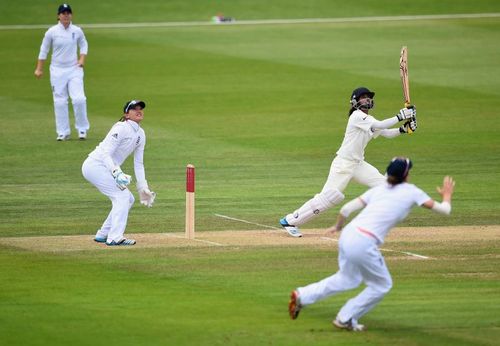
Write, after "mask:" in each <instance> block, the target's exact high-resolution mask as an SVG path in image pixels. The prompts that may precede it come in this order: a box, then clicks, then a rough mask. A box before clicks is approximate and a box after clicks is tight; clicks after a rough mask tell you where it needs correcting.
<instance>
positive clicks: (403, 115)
mask: <svg viewBox="0 0 500 346" xmlns="http://www.w3.org/2000/svg"><path fill="white" fill-rule="evenodd" d="M396 116H397V117H398V120H399V121H401V120H406V119H411V118H415V117H416V116H417V109H416V108H415V106H408V107H407V108H402V109H401V110H400V111H399V113H398V114H396Z"/></svg>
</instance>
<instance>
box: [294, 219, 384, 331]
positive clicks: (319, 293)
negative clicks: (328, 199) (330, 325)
mask: <svg viewBox="0 0 500 346" xmlns="http://www.w3.org/2000/svg"><path fill="white" fill-rule="evenodd" d="M338 260H339V271H338V272H337V273H335V274H334V275H332V276H330V277H327V278H326V279H323V280H321V281H319V282H316V283H313V284H310V285H308V286H305V287H300V288H298V292H299V296H300V302H301V304H302V305H304V306H305V305H310V304H313V303H315V302H316V301H318V300H320V299H324V298H326V297H329V296H331V295H334V294H337V293H341V292H344V291H347V290H351V289H354V288H356V287H358V286H359V285H360V284H361V283H362V282H363V283H364V284H365V285H366V288H365V289H364V290H363V291H361V292H360V293H359V294H358V295H357V296H356V297H354V298H352V299H350V300H349V301H347V303H346V304H345V305H344V306H343V307H342V308H341V309H340V311H339V313H338V315H337V318H338V319H340V320H341V321H342V322H347V321H349V320H350V319H352V320H353V321H354V322H357V321H358V320H359V319H360V318H361V317H362V316H363V315H365V314H366V313H367V312H368V311H370V310H371V309H373V307H375V305H377V303H378V302H380V301H381V300H382V299H383V298H384V296H385V295H386V294H387V293H388V292H389V291H390V289H391V287H392V278H391V274H390V273H389V270H388V269H387V266H386V265H385V261H384V258H383V257H382V254H381V253H380V250H379V249H378V246H377V240H376V239H374V238H373V237H371V236H370V235H367V234H364V233H362V232H360V231H359V230H358V229H357V228H356V227H355V226H352V225H351V224H349V225H347V226H346V227H345V229H344V230H343V231H342V235H341V236H340V239H339V257H338Z"/></svg>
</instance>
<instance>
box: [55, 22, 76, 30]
mask: <svg viewBox="0 0 500 346" xmlns="http://www.w3.org/2000/svg"><path fill="white" fill-rule="evenodd" d="M71 24H73V22H69V25H68V27H67V28H65V27H64V25H63V24H62V23H61V22H60V21H59V22H58V23H57V26H59V28H60V29H63V30H68V29H69V28H71Z"/></svg>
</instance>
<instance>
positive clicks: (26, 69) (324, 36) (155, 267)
mask: <svg viewBox="0 0 500 346" xmlns="http://www.w3.org/2000/svg"><path fill="white" fill-rule="evenodd" d="M70 4H71V5H72V7H73V10H74V22H75V24H86V23H89V24H91V23H127V22H164V21H207V22H208V21H209V19H210V17H211V16H212V15H214V14H216V13H217V12H223V13H224V14H226V15H229V16H234V17H235V18H236V20H237V21H238V20H247V19H277V18H329V17H339V18H340V17H358V16H362V17H366V16H393V15H427V14H453V13H462V14H463V13H499V12H500V3H495V2H492V1H486V0H481V1H474V2H471V1H451V0H445V1H440V2H439V3H436V4H435V2H434V1H430V0H420V1H416V2H414V3H411V4H409V3H407V2H403V1H396V0H394V1H388V0H385V1H379V2H374V1H368V0H364V1H358V2H357V3H356V4H348V3H345V2H343V1H324V0H323V1H322V0H315V1H310V2H306V3H303V4H298V3H297V4H295V3H294V2H290V1H284V0H281V1H266V2H264V1H252V2H245V1H180V0H175V1H168V2H161V1H157V0H155V1H149V2H148V3H147V4H144V6H143V7H139V8H138V7H137V4H136V3H135V2H132V1H121V2H118V1H108V2H106V3H103V2H98V1H85V2H83V1H77V2H71V3H70ZM57 5H58V3H53V2H49V1H25V2H23V3H22V4H21V3H13V2H6V1H3V2H1V3H0V7H1V8H2V10H4V11H5V13H9V16H3V17H2V18H1V19H0V44H1V45H2V47H4V49H2V50H0V76H1V80H2V82H3V83H1V84H0V103H1V104H2V105H3V109H4V115H3V116H2V126H1V127H0V157H1V161H0V162H1V164H0V176H1V177H2V180H1V182H0V238H5V237H26V236H47V235H52V236H62V235H84V234H87V235H88V236H89V238H88V239H89V242H90V241H91V237H92V235H93V234H94V233H95V231H96V230H97V229H98V227H99V226H100V224H101V223H102V221H103V219H104V218H105V216H106V214H107V212H108V210H109V207H110V205H109V202H108V201H107V199H106V198H105V197H104V196H102V195H100V194H99V193H98V192H97V191H96V190H95V188H94V187H93V186H91V185H90V184H89V183H87V182H86V181H85V180H84V178H83V177H82V175H81V171H80V167H81V164H82V162H83V160H84V159H85V157H86V156H87V154H88V153H89V152H90V151H91V150H93V148H94V147H95V146H96V145H97V144H98V143H99V142H100V140H102V138H103V137H104V136H105V134H106V133H107V131H108V130H109V128H110V127H111V125H112V124H113V123H114V122H115V121H117V120H118V118H119V117H120V116H121V110H122V107H123V104H124V103H125V101H127V100H129V99H132V98H141V99H144V100H145V101H146V103H147V108H146V114H145V116H146V119H145V120H144V122H143V123H142V125H143V128H144V129H145V131H146V133H147V136H148V144H147V148H146V153H145V165H146V174H147V178H148V181H149V182H150V185H151V186H152V188H153V189H154V190H155V191H156V192H157V193H158V197H157V202H156V204H155V206H154V207H153V208H152V209H147V208H143V207H142V206H140V205H139V203H137V204H136V206H135V207H134V208H133V209H132V211H131V213H130V217H129V223H128V228H127V229H128V232H130V233H170V232H180V231H182V230H183V227H184V202H185V196H184V191H185V190H184V187H185V166H186V164H188V163H192V164H194V165H195V166H196V167H197V172H196V173H197V196H196V198H197V199H196V205H197V210H196V211H197V217H196V224H197V232H199V233H200V234H202V232H204V231H228V230H237V231H238V230H248V229H255V228H258V227H257V226H254V225H250V224H245V223H239V222H234V221H228V220H225V219H221V218H219V217H216V216H215V214H223V215H227V216H230V217H235V218H239V219H243V220H249V221H251V222H255V223H260V224H265V225H271V226H276V225H277V221H278V219H279V218H280V217H281V216H283V215H284V214H286V213H288V212H290V211H292V210H294V209H295V208H297V207H298V206H300V205H301V204H302V203H303V202H304V201H305V200H306V199H308V198H310V197H311V196H313V195H314V194H315V193H317V192H318V191H319V190H320V189H321V187H322V186H323V184H324V181H325V179H326V177H327V174H328V170H329V166H330V163H331V160H332V158H333V156H334V154H335V151H336V150H337V149H338V147H339V145H340V143H341V141H342V137H343V134H344V129H345V124H346V121H347V110H348V99H349V96H350V92H351V91H352V90H353V89H354V88H356V87H358V86H360V85H365V86H367V87H369V88H371V89H373V90H375V91H376V93H377V96H376V108H375V109H374V111H373V114H374V115H375V117H377V118H378V119H383V118H386V117H388V116H391V115H393V114H395V113H396V112H397V111H398V110H399V108H401V106H402V92H401V86H400V81H399V72H398V63H399V50H400V48H401V46H402V45H407V46H408V47H409V69H410V88H411V95H412V100H413V102H414V103H415V104H416V105H417V108H418V112H419V129H418V131H417V133H415V134H414V135H413V136H400V137H398V138H395V139H393V140H387V139H384V138H382V139H376V140H374V141H372V142H371V143H370V144H369V146H368V149H367V152H366V158H367V161H368V162H370V163H372V164H373V165H375V166H376V167H377V168H379V169H380V170H381V171H383V170H384V168H385V167H386V165H387V163H388V161H389V160H390V159H391V158H392V157H393V156H396V155H407V156H410V157H411V158H412V159H413V161H414V169H413V170H412V172H413V177H412V181H413V182H414V183H416V184H417V185H418V186H420V187H421V188H423V189H424V190H426V191H427V192H429V193H430V195H431V196H433V197H436V198H437V197H438V195H437V194H436V192H435V186H437V185H438V184H440V183H441V181H442V177H443V176H444V175H445V174H449V175H452V176H453V177H454V178H455V179H456V181H457V188H456V193H455V196H454V201H453V202H454V203H453V215H452V217H449V218H445V217H440V216H438V215H435V214H432V213H429V212H426V211H424V210H415V211H414V212H413V213H412V214H411V215H410V217H409V218H408V219H407V220H406V221H405V222H404V223H403V224H401V226H403V227H407V226H412V227H414V226H417V227H430V226H480V225H497V226H498V225H500V213H499V212H500V208H499V207H498V205H500V182H499V180H498V172H499V171H500V140H499V139H498V132H499V130H500V125H499V123H498V122H497V114H496V113H497V112H496V110H495V108H496V101H497V98H498V97H499V96H500V47H499V46H498V44H497V42H499V41H500V18H499V17H496V18H475V19H472V18H471V19H446V20H444V19H439V20H405V21H403V20H401V21H376V22H375V21H373V22H370V21H368V22H352V23H315V24H283V25H213V26H190V27H150V28H128V29H126V28H114V29H110V28H108V29H97V28H85V26H84V25H83V28H84V31H85V34H86V36H87V39H88V41H89V46H90V48H89V56H88V59H87V64H86V67H85V74H86V75H85V88H86V94H87V99H88V109H89V119H90V122H91V127H92V128H91V130H90V132H89V138H88V140H87V141H84V142H80V141H78V140H76V139H74V138H75V137H76V135H75V134H73V140H71V141H69V142H63V143H60V142H56V141H55V137H56V133H55V129H54V119H53V117H54V116H53V110H52V95H51V92H50V86H49V74H48V66H46V68H45V76H44V78H43V79H42V80H36V79H35V78H34V76H33V71H34V68H35V64H36V59H37V56H38V51H39V47H40V43H41V39H42V37H43V34H44V32H45V29H16V30H13V29H8V28H5V27H3V26H6V25H16V24H22V25H40V24H44V25H45V24H46V25H47V27H48V26H49V25H50V24H51V23H54V22H55V18H56V16H55V14H54V13H55V12H56V9H57ZM141 6H142V5H141ZM451 9H453V10H451ZM2 12H3V11H2ZM47 65H48V64H47ZM123 169H124V171H125V172H127V173H132V174H133V168H132V164H131V162H127V163H126V164H125V165H124V166H123ZM133 190H135V189H134V188H133ZM364 190H365V188H364V187H362V186H359V185H356V184H351V185H350V186H349V187H348V188H347V190H346V191H345V193H346V198H347V199H350V198H354V197H355V196H357V195H358V194H360V193H362V192H363V191H364ZM337 212H338V207H336V208H333V209H332V210H331V211H328V212H327V213H325V214H324V215H322V216H320V217H318V218H317V219H315V220H314V221H313V222H311V223H309V224H308V225H307V226H308V227H310V228H323V227H326V226H329V225H330V224H331V223H332V222H333V220H334V218H335V216H336V213H337ZM487 229H488V230H490V229H491V228H487ZM479 232H481V230H479ZM483 232H485V236H484V240H478V239H477V238H475V240H470V241H468V239H467V238H465V239H463V238H460V239H450V240H448V241H433V240H430V241H429V242H416V243H414V242H412V241H397V242H393V243H391V244H390V245H391V246H393V247H394V248H398V249H399V250H401V251H403V250H404V251H412V252H416V253H423V254H426V255H428V256H432V257H434V258H436V259H437V260H431V261H425V260H404V259H402V256H400V255H395V254H386V257H387V259H388V264H389V269H390V270H391V272H392V274H393V279H394V282H395V285H394V288H393V291H392V292H391V293H390V294H389V295H388V297H387V298H386V299H385V300H384V301H383V302H382V303H381V304H380V306H378V307H377V308H376V309H375V310H374V311H372V312H371V313H370V314H368V315H367V316H366V317H365V318H364V320H363V322H365V323H366V324H367V325H368V327H369V328H370V329H369V331H367V332H366V333H363V334H361V335H358V334H356V335H354V334H350V333H339V332H337V331H333V330H332V328H331V326H330V324H329V321H330V320H331V319H332V318H333V317H334V316H335V314H336V312H337V310H338V309H339V308H340V306H341V304H342V303H343V302H344V301H345V300H346V299H348V298H349V297H350V296H352V294H353V292H351V293H347V294H344V295H340V296H337V297H333V298H331V299H328V300H325V301H324V302H322V303H319V304H316V305H315V306H313V307H311V308H310V309H308V310H307V311H304V314H303V315H302V316H301V317H300V318H299V320H297V321H294V322H291V321H290V320H289V318H288V316H287V312H286V303H287V299H288V294H289V291H290V290H291V289H292V288H294V287H296V286H299V285H305V284H307V283H310V282H312V281H316V280H319V279H321V278H323V277H325V276H327V275H329V274H331V273H332V272H334V271H335V270H336V268H337V267H336V266H337V264H336V256H337V250H336V248H335V245H334V244H332V246H331V248H324V247H321V248H319V249H318V248H316V247H314V246H264V247H262V246H253V247H252V246H251V247H247V246H242V247H237V246H232V247H224V248H214V247H205V248H204V247H195V248H188V249H186V248H168V249H161V248H159V249H158V248H156V249H144V248H136V249H134V248H132V249H122V250H125V251H120V250H118V251H109V249H106V250H103V249H101V248H100V247H97V246H96V249H95V250H85V251H64V250H65V249H64V248H61V249H60V251H53V252H44V251H32V250H27V249H20V248H17V247H13V246H8V245H0V258H1V262H0V263H1V264H2V265H1V266H0V278H1V279H0V335H1V337H0V340H1V341H2V342H1V343H3V344H9V345H17V344H18V345H27V344H30V345H37V344H44V345H46V344H54V345H55V344H57V345H59V344H61V345H62V344H69V343H72V344H81V345H84V344H106V345H112V344H148V345H151V344H172V345H173V344H202V343H203V344H238V345H250V344H252V345H255V344H277V345H281V344H299V343H304V344H314V345H316V344H318V345H321V344H332V343H335V344H345V345H352V344H366V343H371V344H375V345H384V344H389V343H392V344H406V345H424V344H425V345H428V344H436V345H437V344H440V345H441V344H450V345H451V344H453V345H466V344H477V345H486V344H494V343H495V340H498V338H499V337H500V331H499V327H500V318H499V317H498V315H499V314H498V306H499V304H500V298H499V295H498V292H499V288H500V287H499V286H500V285H499V284H498V283H499V282H500V281H499V279H500V275H499V270H498V255H499V252H498V248H499V239H498V237H495V236H492V235H491V234H489V233H486V232H487V231H483ZM389 239H390V237H389ZM2 244H4V243H2Z"/></svg>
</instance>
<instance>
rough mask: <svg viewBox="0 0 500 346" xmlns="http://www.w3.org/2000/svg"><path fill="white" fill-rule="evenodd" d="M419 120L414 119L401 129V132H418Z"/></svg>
mask: <svg viewBox="0 0 500 346" xmlns="http://www.w3.org/2000/svg"><path fill="white" fill-rule="evenodd" d="M417 127H418V126H417V119H416V118H413V119H410V120H408V121H406V122H405V123H404V124H403V126H400V127H399V132H401V133H412V132H415V131H416V130H417Z"/></svg>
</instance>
